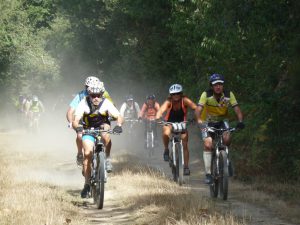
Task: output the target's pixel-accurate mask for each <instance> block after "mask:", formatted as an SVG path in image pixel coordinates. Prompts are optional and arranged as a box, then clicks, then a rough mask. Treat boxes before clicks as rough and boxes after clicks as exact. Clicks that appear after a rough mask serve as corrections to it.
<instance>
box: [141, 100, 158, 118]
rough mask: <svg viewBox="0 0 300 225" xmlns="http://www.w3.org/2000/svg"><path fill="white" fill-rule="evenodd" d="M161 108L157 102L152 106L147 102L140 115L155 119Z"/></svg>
mask: <svg viewBox="0 0 300 225" xmlns="http://www.w3.org/2000/svg"><path fill="white" fill-rule="evenodd" d="M158 110H159V104H158V103H157V102H155V103H154V105H152V106H150V105H148V104H147V103H146V102H145V103H144V104H143V106H142V109H141V112H140V117H144V118H146V119H149V120H151V119H155V116H156V113H157V111H158Z"/></svg>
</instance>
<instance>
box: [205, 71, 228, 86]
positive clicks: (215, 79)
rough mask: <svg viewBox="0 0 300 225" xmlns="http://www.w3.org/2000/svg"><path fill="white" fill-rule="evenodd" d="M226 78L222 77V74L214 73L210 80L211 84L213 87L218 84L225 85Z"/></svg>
mask: <svg viewBox="0 0 300 225" xmlns="http://www.w3.org/2000/svg"><path fill="white" fill-rule="evenodd" d="M224 82H225V81H224V77H223V76H222V75H221V74H217V73H214V74H212V75H211V76H210V78H209V83H210V84H211V85H214V84H217V83H222V84H223V83H224Z"/></svg>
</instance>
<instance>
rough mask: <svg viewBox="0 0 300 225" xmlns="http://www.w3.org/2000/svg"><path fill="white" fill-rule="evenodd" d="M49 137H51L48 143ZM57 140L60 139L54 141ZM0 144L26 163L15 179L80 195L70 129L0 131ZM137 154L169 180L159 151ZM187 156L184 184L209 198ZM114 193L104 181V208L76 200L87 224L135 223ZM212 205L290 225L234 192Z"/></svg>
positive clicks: (248, 219)
mask: <svg viewBox="0 0 300 225" xmlns="http://www.w3.org/2000/svg"><path fill="white" fill-rule="evenodd" d="M16 135H18V137H19V142H17V143H16V142H13V140H14V138H15V136H16ZM50 137H51V138H50ZM49 138H50V139H51V140H52V141H51V142H50V141H49V140H50V139H49ZM55 140H56V141H55ZM57 140H60V141H59V142H57ZM61 140H63V142H62V141H61ZM0 143H1V144H2V145H4V146H5V148H6V149H11V148H12V143H13V146H14V149H15V153H14V156H12V155H10V154H9V153H8V151H6V153H5V151H4V153H3V152H2V155H3V154H5V155H6V157H18V160H24V161H26V162H27V163H24V164H22V165H21V166H19V167H16V169H15V173H16V174H18V179H21V180H24V179H25V180H28V179H30V180H36V181H43V182H44V181H46V182H48V183H51V184H54V185H58V186H61V187H62V188H65V189H67V190H68V192H69V193H71V194H73V195H79V194H80V190H81V188H82V184H83V177H82V176H81V172H80V169H78V168H77V167H76V165H75V160H74V156H75V154H74V148H75V143H74V134H73V133H72V132H68V131H67V132H66V133H64V134H63V135H62V134H59V135H57V136H55V135H52V136H49V135H46V136H45V137H41V138H39V141H37V139H36V137H30V136H28V135H25V134H24V133H22V132H15V133H13V132H11V133H2V134H0ZM115 148H116V149H115V151H114V154H115V157H116V156H117V155H118V154H124V152H126V151H125V150H124V149H123V150H119V148H118V147H117V146H116V147H115ZM134 154H135V155H136V154H137V153H136V152H135V153H134ZM28 155H31V156H30V157H31V159H28ZM137 157H139V162H135V163H139V164H141V165H145V166H149V167H153V168H156V169H158V170H159V171H161V172H162V173H164V174H165V175H166V177H169V178H170V179H171V171H170V168H169V166H168V164H167V163H166V162H164V161H163V160H162V156H161V153H156V155H155V156H154V157H153V158H151V159H150V160H149V159H147V158H145V157H144V154H141V155H138V156H137ZM190 158H191V163H190V169H191V176H189V177H185V182H186V184H185V185H184V186H185V187H188V188H191V189H192V190H194V191H195V192H197V193H199V195H201V196H207V197H208V198H209V191H208V188H207V186H206V185H204V184H203V181H202V179H203V173H202V164H201V162H200V160H199V158H200V156H199V155H195V154H191V157H190ZM124 185H126V184H124ZM178 188H180V187H178ZM117 192H118V189H117V188H115V187H114V188H112V187H111V186H110V184H109V182H108V184H107V185H106V192H105V202H104V204H105V205H104V209H103V210H100V211H99V210H96V209H95V207H94V205H93V204H92V202H91V200H83V201H80V200H79V201H78V202H77V203H76V204H77V205H78V206H79V207H80V208H82V212H83V214H84V215H85V216H86V217H87V218H88V220H89V221H90V223H91V224H135V222H134V221H135V218H134V216H133V215H134V212H132V210H131V209H130V208H128V207H127V206H125V205H123V204H122V202H120V201H119V199H118V198H116V197H115V193H117ZM215 204H216V205H217V207H218V208H220V209H222V210H223V211H224V212H230V213H232V214H233V215H235V216H238V217H240V218H242V219H243V220H244V221H245V223H246V224H272V225H288V224H291V223H288V222H285V221H283V220H281V219H279V217H278V216H277V215H274V214H273V213H272V212H270V211H269V210H267V209H265V208H262V207H259V206H257V205H253V204H249V203H245V202H242V201H239V200H238V198H237V197H236V195H235V194H234V193H230V194H229V199H228V200H227V201H223V200H219V199H218V200H216V201H215Z"/></svg>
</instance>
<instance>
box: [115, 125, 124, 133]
mask: <svg viewBox="0 0 300 225" xmlns="http://www.w3.org/2000/svg"><path fill="white" fill-rule="evenodd" d="M122 131H123V129H122V127H121V126H119V125H116V126H115V127H114V129H113V132H114V133H117V134H120V133H122Z"/></svg>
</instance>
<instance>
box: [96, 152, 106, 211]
mask: <svg viewBox="0 0 300 225" xmlns="http://www.w3.org/2000/svg"><path fill="white" fill-rule="evenodd" d="M97 162H98V163H97V171H96V179H95V181H96V183H95V185H96V186H95V193H94V194H95V195H94V201H95V204H96V207H97V209H102V208H103V202H104V184H105V154H104V152H100V153H99V154H98V160H97Z"/></svg>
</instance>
